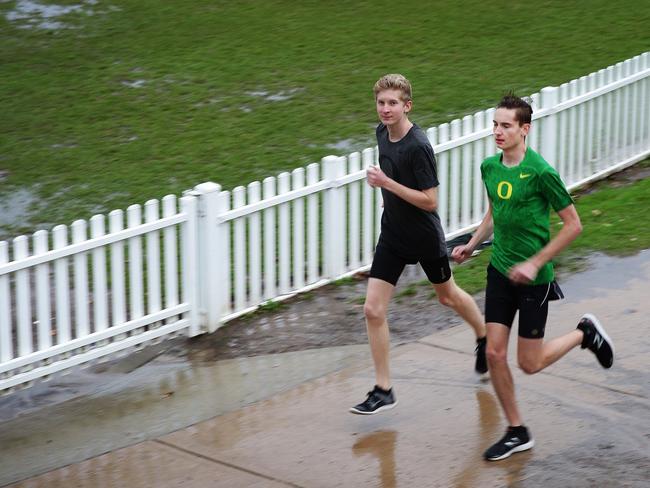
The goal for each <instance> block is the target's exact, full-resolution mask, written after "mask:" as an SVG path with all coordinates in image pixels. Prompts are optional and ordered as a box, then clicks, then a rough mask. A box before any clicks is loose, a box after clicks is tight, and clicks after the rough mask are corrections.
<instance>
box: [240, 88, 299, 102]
mask: <svg viewBox="0 0 650 488" xmlns="http://www.w3.org/2000/svg"><path fill="white" fill-rule="evenodd" d="M302 91H304V88H291V89H289V90H282V91H279V92H277V93H270V92H268V91H264V90H258V91H249V92H246V95H250V96H251V97H255V98H262V99H263V100H266V101H269V102H284V101H287V100H290V99H292V98H293V97H294V96H295V95H296V94H297V93H300V92H302Z"/></svg>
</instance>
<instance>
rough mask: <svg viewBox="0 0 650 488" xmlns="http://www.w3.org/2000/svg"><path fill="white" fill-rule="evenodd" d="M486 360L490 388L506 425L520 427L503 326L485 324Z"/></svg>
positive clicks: (508, 331) (506, 339) (505, 332)
mask: <svg viewBox="0 0 650 488" xmlns="http://www.w3.org/2000/svg"><path fill="white" fill-rule="evenodd" d="M487 337H488V339H487V360H488V365H489V368H490V379H491V380H492V386H493V387H494V391H495V392H496V394H497V397H498V398H499V402H500V403H501V407H502V408H503V411H504V413H505V416H506V419H507V420H508V425H512V426H517V425H522V421H521V415H520V414H519V409H518V408H517V400H516V398H515V383H514V380H513V379H512V373H511V372H510V367H509V366H508V339H509V337H510V328H509V327H506V326H505V325H503V324H497V323H494V322H488V324H487Z"/></svg>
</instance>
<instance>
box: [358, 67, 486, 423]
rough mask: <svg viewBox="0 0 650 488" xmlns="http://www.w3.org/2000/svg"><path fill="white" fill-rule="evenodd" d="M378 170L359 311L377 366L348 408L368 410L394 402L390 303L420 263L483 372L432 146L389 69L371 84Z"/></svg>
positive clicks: (481, 340) (481, 326)
mask: <svg viewBox="0 0 650 488" xmlns="http://www.w3.org/2000/svg"><path fill="white" fill-rule="evenodd" d="M374 93H375V102H376V107H377V114H378V115H379V118H380V121H381V123H380V124H379V126H378V127H377V143H378V145H379V167H376V166H373V167H370V168H368V175H367V179H368V184H369V185H370V186H372V187H378V188H381V193H382V197H383V200H384V211H383V214H382V219H381V234H380V236H379V241H378V242H377V246H376V248H375V256H374V259H373V262H372V267H371V269H370V278H369V279H368V291H367V294H366V303H365V306H364V313H365V316H366V327H367V330H368V341H369V343H370V349H371V351H372V358H373V361H374V365H375V379H376V384H375V387H374V389H373V390H372V391H371V392H370V393H369V394H368V398H367V399H366V400H365V401H364V402H363V403H360V404H359V405H356V406H355V407H352V408H351V409H350V411H351V412H352V413H358V414H362V415H371V414H374V413H377V412H380V411H382V410H387V409H390V408H393V407H394V406H395V405H396V404H397V401H396V399H395V395H394V393H393V390H392V385H391V380H390V372H389V348H390V340H389V332H388V323H387V321H386V313H387V309H388V303H389V302H390V299H391V297H392V295H393V291H394V289H395V285H396V284H397V280H398V279H399V277H400V275H401V274H402V271H403V270H404V266H405V265H406V264H415V263H420V265H421V266H422V268H423V269H424V271H425V273H426V275H427V277H428V278H429V281H431V283H433V287H434V288H435V291H436V294H437V296H438V298H439V300H440V303H442V304H443V305H446V306H448V307H451V308H452V309H454V310H455V311H456V312H457V313H458V314H459V315H460V316H461V317H462V318H463V319H465V321H466V322H468V323H469V324H470V325H471V326H472V328H473V329H474V332H475V333H476V337H477V346H476V364H475V369H476V371H477V372H478V373H485V372H486V371H487V362H486V360H485V323H484V321H483V316H482V315H481V312H480V311H479V309H478V306H477V305H476V302H474V300H473V299H472V297H471V296H470V295H468V294H467V293H466V292H465V291H463V290H462V289H461V288H459V287H458V285H456V283H455V282H454V279H453V277H452V275H451V270H450V268H449V260H448V258H447V248H446V246H445V234H444V232H443V230H442V226H441V225H440V218H439V217H438V214H437V212H436V208H437V206H438V188H437V187H438V178H437V175H436V162H435V157H434V154H433V149H432V148H431V145H430V144H429V141H428V139H427V137H426V135H425V134H424V132H422V130H421V129H420V128H419V127H418V126H417V125H415V124H413V123H412V122H411V121H410V120H409V118H408V113H409V112H410V110H411V107H412V105H413V102H412V100H411V85H410V83H409V81H408V80H407V79H406V78H404V77H403V76H402V75H398V74H390V75H386V76H384V77H382V78H380V79H379V81H377V83H375V86H374Z"/></svg>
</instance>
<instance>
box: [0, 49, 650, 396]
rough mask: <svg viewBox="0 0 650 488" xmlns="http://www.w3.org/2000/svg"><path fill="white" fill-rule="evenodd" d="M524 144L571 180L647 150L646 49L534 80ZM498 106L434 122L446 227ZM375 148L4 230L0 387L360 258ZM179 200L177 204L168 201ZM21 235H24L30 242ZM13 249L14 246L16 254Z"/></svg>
mask: <svg viewBox="0 0 650 488" xmlns="http://www.w3.org/2000/svg"><path fill="white" fill-rule="evenodd" d="M532 100H533V107H534V110H535V113H534V115H533V129H532V131H531V133H530V136H529V144H530V145H531V147H533V148H535V149H536V150H537V151H538V152H540V153H541V154H542V156H543V157H544V158H545V159H546V160H547V161H549V162H550V163H551V164H553V165H555V166H556V168H557V169H558V170H559V172H560V174H561V175H562V177H563V178H564V180H565V181H566V182H567V184H568V186H569V187H570V188H576V187H578V186H581V185H584V184H586V183H588V182H590V181H592V180H596V179H599V178H602V177H604V176H606V175H607V174H609V173H612V172H615V171H618V170H620V169H623V168H625V167H626V166H629V165H631V164H633V163H635V162H637V161H640V160H642V159H645V158H646V157H648V156H649V155H650V53H645V54H643V55H640V56H637V57H635V58H632V59H630V60H627V61H625V62H622V63H618V64H617V65H615V66H610V67H609V68H607V69H603V70H600V71H598V72H597V73H592V74H590V75H589V76H585V77H582V78H580V79H579V80H574V81H572V82H570V83H566V84H563V85H562V86H560V87H547V88H544V89H543V90H541V92H540V93H536V94H534V95H532ZM493 113H494V110H493V109H488V110H485V111H482V112H478V113H476V114H474V115H468V116H466V117H464V118H463V119H462V120H454V121H452V122H451V123H448V124H442V125H440V126H438V127H434V128H431V129H429V130H428V131H427V135H428V137H429V139H430V140H431V143H432V145H433V147H434V151H435V153H436V156H437V164H438V176H439V180H440V188H439V209H438V211H439V213H440V217H441V220H442V223H443V226H444V228H445V229H446V232H447V237H448V238H453V237H455V236H458V235H461V234H463V233H466V232H468V231H470V230H472V229H473V228H474V227H475V226H476V225H477V224H478V222H479V221H480V220H481V218H482V217H483V214H484V212H485V208H486V200H485V196H484V190H483V185H482V182H481V179H480V171H479V167H480V163H481V161H482V160H483V159H484V158H485V157H486V156H488V155H490V154H493V153H494V152H495V146H494V144H493V140H492V118H493ZM376 160H377V154H376V148H368V149H365V150H364V151H362V152H361V153H353V154H350V155H349V156H346V157H335V156H328V157H326V158H324V159H323V161H322V162H321V163H315V164H311V165H309V166H307V167H306V168H298V169H296V170H294V171H292V172H291V173H282V174H280V175H279V176H278V177H271V178H266V179H265V180H264V181H263V182H261V183H260V182H253V183H251V184H249V185H248V186H247V187H237V188H235V189H233V190H232V191H222V190H221V188H220V186H219V185H217V184H215V183H203V184H201V185H198V186H197V187H196V188H195V189H194V190H192V191H190V192H187V193H186V195H185V196H183V197H182V198H181V199H180V202H177V200H176V197H174V196H167V197H165V198H164V199H163V200H162V207H163V209H162V215H160V211H159V203H158V202H157V201H154V200H152V201H149V202H147V203H146V204H145V208H144V213H145V216H144V222H143V221H142V215H141V213H142V209H141V208H140V206H138V205H133V206H131V207H129V208H128V209H127V212H126V213H127V215H126V222H125V219H124V215H123V213H122V211H119V210H117V211H114V212H111V213H110V214H109V216H108V221H109V225H108V229H106V223H105V218H104V216H101V215H97V216H95V217H93V218H92V219H91V220H90V234H88V224H87V223H86V222H85V221H76V222H74V223H73V224H72V226H71V229H70V233H71V234H72V237H71V239H72V240H71V242H70V243H69V242H68V240H69V236H68V234H69V229H68V228H67V227H65V226H57V227H55V228H54V229H53V230H52V232H51V233H47V232H45V231H38V232H36V233H35V234H34V235H33V237H32V238H31V239H30V238H28V237H26V236H20V237H17V238H16V239H14V240H13V243H12V245H9V244H8V243H7V242H0V390H4V389H8V388H11V387H14V386H17V385H20V384H24V383H27V382H29V381H32V380H34V379H36V378H40V377H43V376H47V375H51V374H53V373H56V372H58V371H62V370H64V369H67V368H69V367H71V366H74V365H77V364H82V363H85V362H88V361H92V360H94V359H97V358H100V357H102V356H105V355H107V354H110V353H113V352H117V351H120V350H124V349H127V348H131V347H134V346H137V345H140V344H142V343H144V342H147V341H151V340H154V339H157V338H160V337H162V336H166V335H169V334H173V333H184V334H188V335H196V334H199V333H202V332H206V331H214V330H216V328H218V327H219V326H220V325H221V324H223V323H224V322H226V321H228V320H230V319H232V318H234V317H237V316H239V315H241V314H245V313H247V312H250V311H253V310H255V309H256V308H257V307H259V306H260V305H261V304H263V303H265V302H267V301H269V300H280V299H282V298H284V297H287V296H291V295H292V294H295V293H299V292H302V291H306V290H309V289H312V288H315V287H318V286H321V285H323V284H325V283H328V282H330V281H331V280H333V279H337V278H340V277H342V276H345V275H347V274H352V273H355V272H358V271H360V270H363V269H366V268H367V267H368V266H369V265H370V263H371V261H372V253H373V246H374V243H375V240H376V238H377V236H378V233H379V221H380V216H381V201H380V193H379V192H378V191H377V190H373V189H371V188H370V187H369V186H368V185H367V184H365V181H364V180H365V169H364V168H366V167H367V166H368V165H370V164H375V163H376ZM179 203H180V209H178V208H177V206H178V204H179ZM30 242H31V244H32V246H31V251H30V245H29V244H30ZM10 251H12V252H11V254H12V256H11V259H10Z"/></svg>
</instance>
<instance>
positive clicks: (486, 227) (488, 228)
mask: <svg viewBox="0 0 650 488" xmlns="http://www.w3.org/2000/svg"><path fill="white" fill-rule="evenodd" d="M493 231H494V221H493V220H492V203H490V204H489V206H488V209H487V212H485V216H484V217H483V220H481V223H480V224H479V226H478V227H477V229H476V231H474V234H473V235H472V238H471V239H470V240H469V242H468V243H467V244H465V245H463V246H456V247H455V248H454V250H453V251H452V252H451V257H452V259H453V260H454V261H456V262H457V263H459V264H460V263H462V262H464V261H466V260H467V259H469V258H470V257H471V256H472V253H473V252H474V250H475V249H476V246H478V245H479V244H480V243H481V242H483V241H484V240H485V239H487V237H489V236H491V235H492V232H493Z"/></svg>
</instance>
